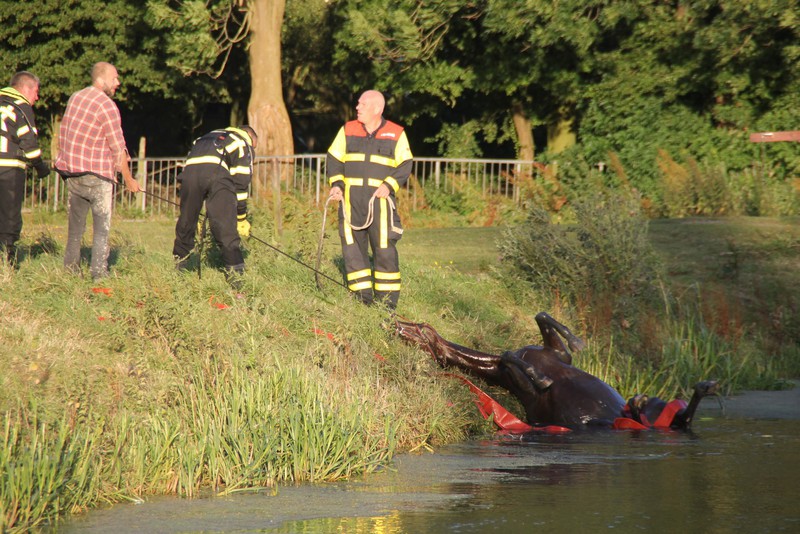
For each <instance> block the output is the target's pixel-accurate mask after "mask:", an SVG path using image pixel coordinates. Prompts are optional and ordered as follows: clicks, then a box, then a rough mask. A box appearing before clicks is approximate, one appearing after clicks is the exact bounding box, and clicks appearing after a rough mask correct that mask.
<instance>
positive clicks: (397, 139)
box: [326, 119, 413, 309]
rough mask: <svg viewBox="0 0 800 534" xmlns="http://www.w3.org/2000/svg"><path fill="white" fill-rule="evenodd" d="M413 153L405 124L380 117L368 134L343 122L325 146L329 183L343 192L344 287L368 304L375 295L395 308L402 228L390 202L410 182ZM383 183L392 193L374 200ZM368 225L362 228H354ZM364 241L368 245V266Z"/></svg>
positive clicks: (357, 125)
mask: <svg viewBox="0 0 800 534" xmlns="http://www.w3.org/2000/svg"><path fill="white" fill-rule="evenodd" d="M412 157H413V156H412V155H411V149H410V147H409V146H408V139H407V138H406V134H405V132H404V131H403V128H402V127H401V126H399V125H397V124H395V123H393V122H390V121H387V120H386V119H381V124H380V126H379V127H378V128H377V129H376V130H375V131H374V132H372V133H368V132H367V130H366V128H364V125H363V124H362V123H360V122H359V121H350V122H348V123H346V124H345V125H344V126H343V127H342V128H341V129H340V130H339V133H338V134H337V135H336V138H335V139H334V140H333V144H331V146H330V148H329V149H328V155H327V160H326V166H327V175H328V183H329V184H330V185H331V186H332V187H339V188H341V189H342V191H343V193H344V202H343V203H342V204H341V205H340V206H339V236H340V237H341V240H342V256H343V257H344V264H345V271H346V276H347V287H348V288H349V289H350V290H351V291H353V292H355V293H356V294H357V295H358V298H359V299H360V300H361V301H363V302H365V303H367V304H371V303H372V301H373V298H374V299H375V300H379V301H382V302H385V303H386V304H387V305H388V306H389V307H390V308H392V309H394V308H395V307H396V306H397V301H398V298H399V297H400V262H399V259H398V255H397V248H396V244H397V241H398V240H399V239H400V237H401V236H402V234H403V229H402V226H401V224H400V216H399V215H398V213H397V210H391V204H392V203H395V202H396V201H395V197H396V193H397V191H398V190H399V189H400V187H402V186H403V185H405V183H406V182H407V181H408V175H409V174H410V173H411V166H412ZM381 184H386V185H387V186H388V187H389V190H390V192H391V194H390V196H389V197H388V198H373V195H374V193H375V190H376V189H377V188H378V187H380V186H381ZM390 201H391V202H390ZM370 205H372V206H371V207H370ZM370 214H371V215H372V218H371V220H370ZM367 223H369V225H368V226H366V227H365V228H363V229H357V228H360V227H364V226H365V225H366V224H367ZM368 245H369V247H370V248H371V249H372V255H373V258H372V260H373V262H372V265H370V260H369V255H368V250H367V246H368Z"/></svg>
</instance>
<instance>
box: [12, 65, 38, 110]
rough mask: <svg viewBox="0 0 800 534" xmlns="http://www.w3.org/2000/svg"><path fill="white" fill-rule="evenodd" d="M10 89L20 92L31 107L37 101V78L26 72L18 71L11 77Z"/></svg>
mask: <svg viewBox="0 0 800 534" xmlns="http://www.w3.org/2000/svg"><path fill="white" fill-rule="evenodd" d="M9 85H10V86H11V87H13V88H14V89H16V90H17V91H19V92H20V94H21V95H22V96H24V97H25V100H27V101H28V103H29V104H30V105H31V106H32V105H34V104H35V103H36V101H37V100H39V78H37V77H36V75H34V74H33V73H30V72H28V71H25V70H23V71H20V72H18V73H16V74H15V75H14V76H12V77H11V83H10V84H9Z"/></svg>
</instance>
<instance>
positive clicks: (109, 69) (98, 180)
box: [55, 61, 140, 280]
mask: <svg viewBox="0 0 800 534" xmlns="http://www.w3.org/2000/svg"><path fill="white" fill-rule="evenodd" d="M119 85H120V81H119V74H118V73H117V69H116V68H115V67H114V65H112V64H111V63H106V62H104V61H103V62H100V63H96V64H95V65H94V66H93V67H92V85H90V86H89V87H86V88H84V89H81V90H80V91H78V92H77V93H74V94H73V95H72V96H71V97H70V98H69V101H68V102H67V110H66V112H65V113H64V120H63V121H62V122H61V129H60V130H59V152H58V156H57V157H56V162H55V167H56V170H57V171H58V173H59V174H61V176H63V177H64V178H67V189H68V190H69V196H68V198H67V211H68V213H69V218H68V222H67V246H66V249H65V251H64V267H65V268H66V269H67V270H69V271H72V272H75V273H80V260H81V240H82V239H83V233H84V231H85V230H86V218H87V216H88V213H89V209H91V210H92V224H93V232H92V262H91V266H90V268H89V271H90V274H91V276H92V278H93V279H95V280H97V279H99V278H103V277H105V276H107V275H108V254H109V250H110V249H109V245H108V235H109V233H110V231H111V211H112V209H111V208H112V204H113V202H114V188H115V186H116V184H117V179H116V176H117V173H118V172H119V173H121V174H122V177H123V179H124V180H125V186H126V187H127V188H128V189H129V190H130V191H132V192H134V193H136V192H138V191H139V190H140V189H139V184H138V183H137V182H136V180H134V178H133V176H132V175H131V170H130V167H129V166H128V164H129V162H130V157H129V156H128V149H127V148H126V146H125V138H124V137H123V135H122V119H121V117H120V113H119V108H117V105H116V104H115V103H114V101H113V100H112V99H111V97H112V96H114V94H115V93H116V91H117V88H118V87H119Z"/></svg>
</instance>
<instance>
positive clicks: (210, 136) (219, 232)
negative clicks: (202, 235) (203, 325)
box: [172, 127, 254, 274]
mask: <svg viewBox="0 0 800 534" xmlns="http://www.w3.org/2000/svg"><path fill="white" fill-rule="evenodd" d="M253 159H254V154H253V139H251V137H250V135H249V133H248V132H247V131H245V130H244V129H240V128H234V127H230V128H225V129H224V130H214V131H212V132H209V133H207V134H206V135H204V136H202V137H200V138H198V139H197V140H195V142H194V144H193V145H192V149H191V151H190V152H189V156H188V157H187V159H186V166H185V168H184V170H183V172H181V174H180V175H178V181H179V182H180V183H181V212H180V215H179V217H178V223H177V224H176V226H175V243H174V245H173V248H172V254H173V256H175V259H176V260H178V268H179V269H185V268H186V265H187V260H188V256H189V254H190V253H191V251H192V249H193V248H194V241H195V233H196V231H197V221H198V219H199V217H200V210H201V209H202V208H203V202H205V203H206V216H207V217H208V219H209V223H210V228H211V235H212V236H213V237H214V240H215V241H216V243H217V245H218V246H219V248H220V251H221V252H222V261H223V263H224V264H225V269H226V271H227V272H228V273H229V274H241V273H242V272H243V271H244V258H243V256H242V250H241V248H240V244H241V238H240V232H241V233H242V234H243V235H245V236H247V235H249V223H247V219H246V217H247V197H248V189H249V187H250V182H251V180H252V178H253ZM244 226H247V227H248V228H247V229H243V227H244Z"/></svg>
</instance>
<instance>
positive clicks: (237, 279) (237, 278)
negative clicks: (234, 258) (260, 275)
mask: <svg viewBox="0 0 800 534" xmlns="http://www.w3.org/2000/svg"><path fill="white" fill-rule="evenodd" d="M243 274H244V263H240V264H239V265H230V266H228V267H225V280H227V281H228V283H229V284H230V286H231V287H232V288H233V289H234V290H235V291H240V290H241V289H242V275H243Z"/></svg>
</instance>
